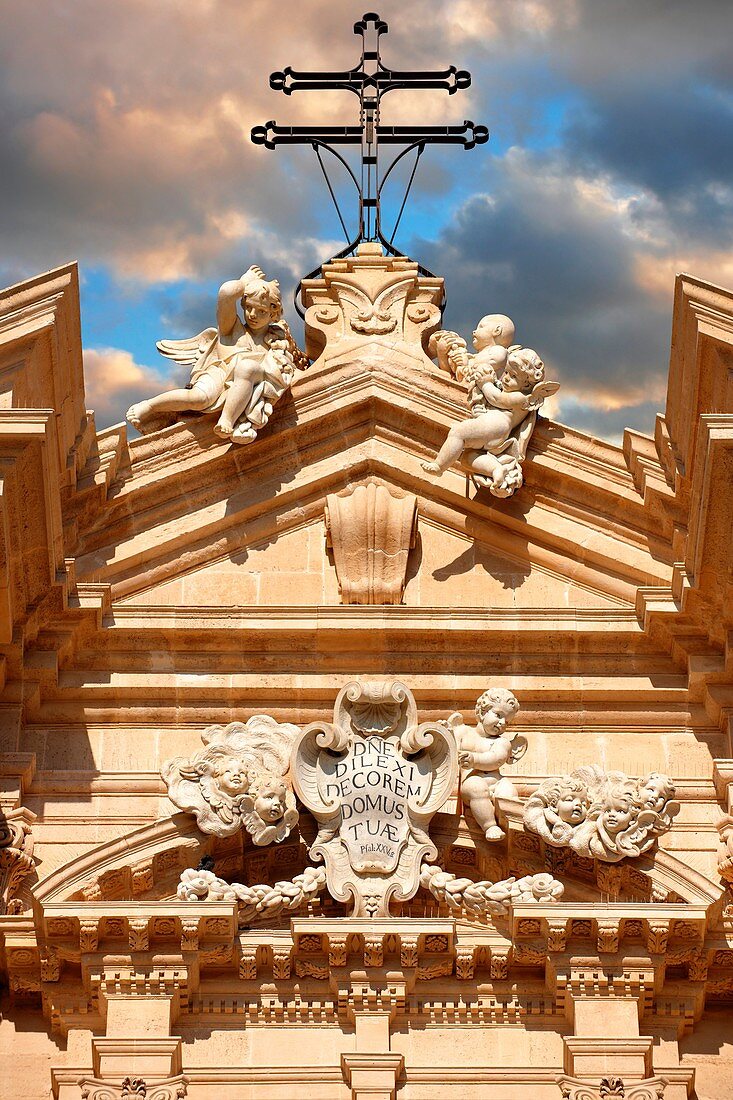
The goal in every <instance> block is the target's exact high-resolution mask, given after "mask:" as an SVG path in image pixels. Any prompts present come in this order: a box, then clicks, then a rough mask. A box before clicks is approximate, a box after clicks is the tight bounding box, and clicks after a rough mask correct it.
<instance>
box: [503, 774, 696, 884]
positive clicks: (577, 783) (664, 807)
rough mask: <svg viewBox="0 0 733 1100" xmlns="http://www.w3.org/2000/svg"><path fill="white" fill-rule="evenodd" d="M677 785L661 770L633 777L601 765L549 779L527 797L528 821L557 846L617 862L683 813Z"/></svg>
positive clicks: (650, 842) (643, 849) (644, 848)
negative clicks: (643, 776)
mask: <svg viewBox="0 0 733 1100" xmlns="http://www.w3.org/2000/svg"><path fill="white" fill-rule="evenodd" d="M674 794H675V789H674V785H673V783H672V781H671V780H670V779H669V777H668V776H666V775H662V774H660V773H658V772H653V773H652V774H651V775H648V776H646V777H645V778H643V779H630V778H629V777H628V776H627V775H625V774H624V773H623V772H603V771H602V770H601V769H600V768H598V767H596V766H589V767H584V768H577V769H576V770H575V771H574V772H573V773H572V774H571V775H563V776H558V777H556V778H551V779H546V780H545V781H544V782H543V783H541V784H540V786H539V787H538V789H537V790H536V791H535V792H534V794H533V795H531V796H530V797H529V798H528V799H527V803H526V805H525V807H524V824H525V826H526V828H527V829H529V830H530V831H531V832H534V833H538V834H539V836H541V837H542V839H543V840H544V841H545V842H546V843H547V844H550V845H551V846H552V847H555V848H570V849H572V850H573V851H574V852H576V853H577V854H578V855H580V856H586V857H593V858H595V859H600V860H604V861H606V862H608V863H616V862H618V860H621V859H623V858H624V857H625V856H638V855H641V853H642V852H646V851H648V850H649V848H651V847H652V845H653V844H654V843H655V842H656V840H657V838H658V837H659V836H661V835H662V834H663V833H666V832H668V830H669V829H670V828H671V827H672V819H673V818H674V817H675V816H676V815H677V814H678V813H679V809H680V807H679V803H678V802H675V801H674Z"/></svg>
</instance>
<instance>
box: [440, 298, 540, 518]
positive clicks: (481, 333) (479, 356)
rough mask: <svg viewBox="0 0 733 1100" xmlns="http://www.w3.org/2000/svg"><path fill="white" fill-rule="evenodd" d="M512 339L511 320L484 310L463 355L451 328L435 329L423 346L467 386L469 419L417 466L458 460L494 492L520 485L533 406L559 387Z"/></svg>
mask: <svg viewBox="0 0 733 1100" xmlns="http://www.w3.org/2000/svg"><path fill="white" fill-rule="evenodd" d="M513 339H514V325H513V323H512V321H511V320H510V319H509V318H508V317H505V316H504V315H503V314H489V315H488V316H486V317H483V318H482V319H481V321H480V322H479V324H478V326H477V327H476V330H475V332H474V334H473V344H474V347H475V348H476V355H469V354H468V351H467V348H466V343H465V341H464V340H463V339H462V338H461V337H460V336H458V335H457V334H456V333H454V332H440V333H437V334H436V335H435V336H433V337H432V339H431V344H430V345H429V350H430V351H434V353H435V355H436V357H437V359H438V363H439V364H440V365H441V366H444V367H446V368H447V369H448V370H450V371H451V373H452V374H454V375H455V377H456V378H457V379H458V381H459V382H461V381H462V382H465V383H466V385H467V386H468V395H467V403H468V407H469V409H470V411H471V419H469V420H464V421H462V422H461V423H460V424H456V425H455V426H454V427H453V428H451V430H450V432H449V433H448V438H447V439H446V441H445V443H444V444H443V446H442V447H441V448H440V450H439V451H438V454H437V455H436V457H435V460H434V461H433V462H424V463H423V464H422V465H423V469H425V470H427V471H428V473H434V474H442V473H443V472H444V471H445V470H447V469H448V467H449V466H450V465H451V464H452V463H454V462H457V461H458V460H459V459H462V463H463V465H464V466H465V467H466V469H467V470H468V471H469V472H470V473H471V474H472V475H473V476H474V479H475V480H476V481H477V482H478V483H479V484H481V485H483V486H485V487H487V488H488V489H489V490H490V491H491V493H492V494H493V495H494V496H497V497H507V496H511V495H512V493H514V492H516V490H517V489H518V488H519V487H520V486H521V484H522V466H521V463H522V461H523V460H524V459H525V457H526V454H527V446H528V444H529V440H530V437H531V435H532V431H533V429H534V425H535V422H536V419H537V410H538V409H539V407H540V406H541V405H542V402H543V401H544V400H545V398H546V397H549V396H550V395H551V394H553V393H556V392H557V390H558V389H559V388H560V387H559V384H558V383H557V382H546V381H545V368H544V364H543V362H542V360H541V359H540V357H539V356H538V355H537V352H535V351H532V350H531V349H530V348H522V347H521V346H520V345H519V344H512V340H513ZM499 374H501V377H499Z"/></svg>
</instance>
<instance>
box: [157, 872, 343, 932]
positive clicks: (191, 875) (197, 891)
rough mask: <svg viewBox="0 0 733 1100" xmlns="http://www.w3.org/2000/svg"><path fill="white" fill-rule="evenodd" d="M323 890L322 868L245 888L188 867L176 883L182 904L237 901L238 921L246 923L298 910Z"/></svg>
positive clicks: (324, 874) (237, 883) (324, 873)
mask: <svg viewBox="0 0 733 1100" xmlns="http://www.w3.org/2000/svg"><path fill="white" fill-rule="evenodd" d="M325 888H326V872H325V870H324V868H323V867H306V868H305V870H304V871H303V872H302V874H300V875H296V876H295V878H294V879H292V880H291V881H290V882H276V883H275V885H274V886H268V885H266V884H260V885H257V886H246V885H245V884H244V883H243V882H232V883H229V882H225V881H224V879H222V878H218V876H217V875H215V874H214V873H213V871H198V870H196V869H195V868H193V867H189V868H187V869H186V870H185V871H184V872H183V874H182V875H181V879H180V882H179V883H178V891H177V893H178V897H179V898H180V899H181V900H182V901H236V902H237V903H238V905H239V922H240V924H246V923H247V922H248V921H249V920H251V919H252V918H253V917H256V916H261V915H262V914H263V913H266V914H267V916H269V917H276V916H277V915H278V914H279V913H283V912H292V911H293V910H295V909H300V907H301V905H304V904H305V902H307V901H312V900H313V898H315V897H316V896H317V895H318V894H320V893H322V892H323V890H325Z"/></svg>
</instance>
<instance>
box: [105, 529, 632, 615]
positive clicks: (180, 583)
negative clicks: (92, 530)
mask: <svg viewBox="0 0 733 1100" xmlns="http://www.w3.org/2000/svg"><path fill="white" fill-rule="evenodd" d="M121 602H122V603H123V604H125V605H133V606H157V607H161V606H162V607H212V608H215V607H221V608H226V607H232V608H239V607H253V606H259V607H267V606H283V605H285V604H289V605H291V606H293V607H310V606H334V605H337V604H339V603H341V595H340V592H339V579H338V574H337V570H336V567H335V563H334V559H333V554H332V553H331V552H330V550H329V548H328V546H327V540H326V532H325V526H324V521H323V518H322V517H321V518H318V519H314V520H313V521H311V522H310V523H307V524H301V525H298V526H295V527H293V528H291V529H289V530H284V531H277V532H276V533H275V534H274V535H273V536H272V537H267V538H264V539H260V540H255V541H254V542H252V543H251V544H249V545H247V544H246V543H245V542H244V541H243V542H242V545H241V546H239V547H236V546H232V547H231V549H230V550H229V551H228V552H227V553H226V554H224V555H222V556H221V557H218V558H215V559H214V560H212V561H210V562H207V563H206V564H204V565H202V566H200V567H199V568H196V569H191V570H188V571H176V572H175V573H174V575H173V576H171V577H170V579H168V580H164V581H161V582H159V583H157V584H152V585H150V586H149V587H145V588H142V589H140V590H138V591H136V592H134V593H133V594H132V595H129V596H126V597H124V598H123V599H122V601H121ZM402 603H403V604H404V605H405V606H407V607H437V606H451V607H492V608H539V607H546V606H549V607H560V608H569V609H570V608H578V609H581V608H596V609H602V608H618V607H628V606H629V605H628V603H627V602H626V601H624V600H622V599H620V598H619V597H617V596H614V595H612V594H609V593H608V592H603V591H601V590H600V589H599V588H597V587H596V588H594V587H591V586H589V585H587V584H583V583H582V582H578V581H577V580H573V579H572V578H571V577H569V576H567V575H563V574H562V573H558V572H553V571H552V570H550V569H547V568H543V567H542V566H541V565H539V564H537V563H536V562H533V561H532V560H531V559H530V557H529V556H528V555H525V556H523V557H519V556H514V555H512V554H510V553H509V552H507V550H506V548H505V547H501V546H498V545H494V546H492V545H490V544H489V543H486V542H482V541H479V540H477V539H475V538H470V537H468V536H467V535H465V534H463V533H459V532H457V531H455V530H451V529H450V527H448V526H446V525H444V524H439V523H436V522H435V521H434V520H431V519H428V518H422V517H421V518H420V519H419V521H418V537H417V540H416V545H415V547H414V548H413V549H412V551H411V553H410V556H409V559H408V564H407V574H406V584H405V590H404V596H403V599H402Z"/></svg>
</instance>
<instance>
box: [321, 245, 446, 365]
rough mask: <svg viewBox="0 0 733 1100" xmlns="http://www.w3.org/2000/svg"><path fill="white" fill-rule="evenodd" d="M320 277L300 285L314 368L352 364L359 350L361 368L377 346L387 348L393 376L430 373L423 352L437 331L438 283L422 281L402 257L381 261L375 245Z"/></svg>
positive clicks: (337, 262) (335, 263) (414, 266)
mask: <svg viewBox="0 0 733 1100" xmlns="http://www.w3.org/2000/svg"><path fill="white" fill-rule="evenodd" d="M321 271H322V274H321V277H320V278H318V279H304V280H303V283H302V294H303V303H304V304H305V306H306V315H305V338H306V348H307V352H308V356H309V357H310V358H311V359H315V360H316V363H315V364H314V365H315V366H316V368H318V367H320V366H323V365H325V364H326V363H330V362H331V361H334V360H341V359H342V358H350V359H352V360H353V359H354V357H355V353H356V352H357V350H358V361H359V363H360V364H361V366H362V367H363V366H364V365H365V364H368V363H369V362H370V361H371V349H372V348H373V347H374V346H375V345H378V344H379V343H382V344H385V343H388V344H389V348H390V352H391V354H392V360H391V367H392V369H394V370H395V372H396V373H399V371H400V369H401V368H402V367H403V366H405V365H410V366H412V367H415V366H416V367H418V369H422V370H426V369H428V370H429V369H430V366H431V364H430V360H429V359H428V358H427V356H426V354H425V351H424V348H425V345H426V343H427V340H428V338H429V337H430V335H431V334H432V333H433V332H434V331H435V330H436V329H437V328H438V326H439V325H440V321H441V303H442V300H443V280H442V279H440V278H437V277H436V276H429V277H428V276H425V275H420V274H419V269H418V265H417V264H416V263H415V262H414V261H413V260H408V259H407V257H406V256H385V255H383V253H382V248H381V245H379V244H378V243H376V242H375V241H364V242H362V243H361V244H360V245H359V246H358V248H357V250H356V253H355V255H354V256H347V257H344V258H342V259H335V260H332V261H331V262H330V263H328V264H324V265H323V268H322V269H321ZM375 361H377V360H375Z"/></svg>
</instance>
